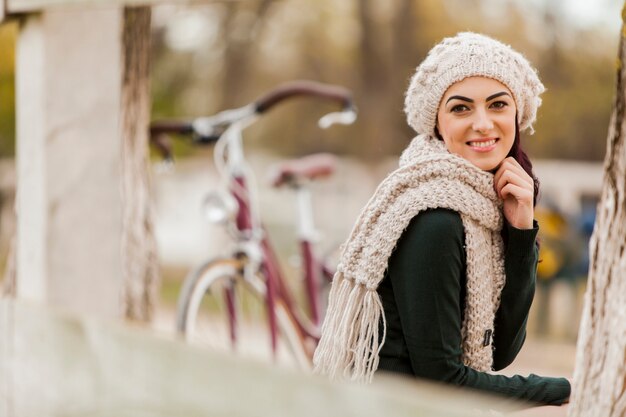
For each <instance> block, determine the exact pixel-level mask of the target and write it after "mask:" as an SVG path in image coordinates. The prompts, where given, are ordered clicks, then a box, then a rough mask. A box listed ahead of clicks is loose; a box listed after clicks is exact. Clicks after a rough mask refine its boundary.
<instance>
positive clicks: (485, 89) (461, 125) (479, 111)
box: [437, 77, 517, 171]
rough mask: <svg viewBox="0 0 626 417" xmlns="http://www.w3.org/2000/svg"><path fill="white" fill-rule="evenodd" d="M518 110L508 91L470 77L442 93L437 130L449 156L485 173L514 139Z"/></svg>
mask: <svg viewBox="0 0 626 417" xmlns="http://www.w3.org/2000/svg"><path fill="white" fill-rule="evenodd" d="M516 111H517V108H516V106H515V100H513V97H512V95H511V92H510V91H509V89H508V88H507V87H506V86H505V85H504V84H502V83H501V82H499V81H497V80H494V79H492V78H486V77H469V78H466V79H464V80H462V81H459V82H458V83H456V84H453V85H452V86H451V87H450V88H449V89H448V91H447V92H446V93H445V95H444V97H443V100H442V104H441V106H440V107H439V112H438V114H437V131H438V133H439V135H440V137H441V138H442V140H443V141H444V142H445V143H446V147H447V148H448V150H449V151H450V152H451V153H454V154H457V155H459V156H460V157H462V158H465V159H467V160H468V161H470V162H471V163H473V164H474V165H476V166H477V167H478V168H480V169H482V170H484V171H491V170H492V169H495V168H496V167H497V166H498V165H500V163H501V162H502V161H503V160H504V158H506V156H507V155H508V153H509V152H510V150H511V147H512V146H513V141H514V140H515V114H516Z"/></svg>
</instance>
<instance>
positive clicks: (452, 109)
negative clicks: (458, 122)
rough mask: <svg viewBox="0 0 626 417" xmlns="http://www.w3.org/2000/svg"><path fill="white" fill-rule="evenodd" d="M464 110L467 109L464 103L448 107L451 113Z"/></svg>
mask: <svg viewBox="0 0 626 417" xmlns="http://www.w3.org/2000/svg"><path fill="white" fill-rule="evenodd" d="M466 110H469V108H468V107H467V106H466V105H465V104H457V105H456V106H454V107H452V108H451V109H450V111H451V112H452V113H461V112H464V111H466Z"/></svg>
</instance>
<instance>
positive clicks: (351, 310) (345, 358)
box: [313, 272, 387, 383]
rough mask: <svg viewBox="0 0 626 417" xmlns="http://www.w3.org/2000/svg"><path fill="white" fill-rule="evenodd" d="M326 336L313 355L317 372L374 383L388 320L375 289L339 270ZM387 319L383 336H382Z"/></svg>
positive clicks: (336, 377)
mask: <svg viewBox="0 0 626 417" xmlns="http://www.w3.org/2000/svg"><path fill="white" fill-rule="evenodd" d="M328 305H329V309H328V311H327V312H326V317H325V319H324V324H323V325H322V337H321V339H320V342H319V344H318V346H317V349H316V350H315V355H314V357H313V364H314V372H315V373H318V374H325V375H328V377H329V378H330V379H333V380H334V379H338V377H341V378H346V379H349V380H352V381H356V382H361V383H368V382H372V379H373V377H374V372H375V371H376V369H377V368H378V362H379V353H380V349H381V348H382V343H381V341H384V340H385V336H386V332H387V323H386V321H385V315H384V314H383V305H382V302H381V301H380V296H379V295H378V293H377V292H376V289H375V288H367V287H366V286H365V285H364V284H362V283H358V282H355V280H353V279H349V278H346V277H345V276H344V274H343V273H342V272H337V273H336V274H335V277H334V282H333V285H332V288H331V291H330V295H329V302H328ZM381 318H382V321H383V337H382V339H381V338H379V337H378V334H379V323H380V320H381Z"/></svg>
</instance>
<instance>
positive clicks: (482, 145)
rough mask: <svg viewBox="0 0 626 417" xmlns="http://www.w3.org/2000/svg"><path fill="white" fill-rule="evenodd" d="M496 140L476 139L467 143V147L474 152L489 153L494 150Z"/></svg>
mask: <svg viewBox="0 0 626 417" xmlns="http://www.w3.org/2000/svg"><path fill="white" fill-rule="evenodd" d="M497 142H498V138H485V139H476V140H471V141H469V142H467V145H468V146H469V147H470V148H472V150H474V151H476V152H490V151H492V150H494V149H495V148H496V143H497Z"/></svg>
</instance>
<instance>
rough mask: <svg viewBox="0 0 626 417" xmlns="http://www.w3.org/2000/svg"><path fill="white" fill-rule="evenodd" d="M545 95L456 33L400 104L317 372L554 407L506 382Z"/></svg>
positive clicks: (349, 252)
mask: <svg viewBox="0 0 626 417" xmlns="http://www.w3.org/2000/svg"><path fill="white" fill-rule="evenodd" d="M543 91H544V87H543V85H542V84H541V82H540V81H539V79H538V77H537V74H536V72H535V70H534V69H533V68H532V67H531V66H530V64H529V63H528V61H527V60H526V59H525V58H524V57H523V56H522V55H520V54H519V53H517V52H515V51H514V50H512V49H511V48H510V47H509V46H506V45H504V44H502V43H500V42H498V41H496V40H494V39H491V38H489V37H487V36H484V35H479V34H474V33H460V34H458V35H457V36H455V37H453V38H446V39H444V40H443V41H442V42H441V43H440V44H438V45H436V46H435V47H434V48H433V49H432V50H431V51H430V52H429V54H428V56H427V57H426V59H425V60H424V62H423V63H422V64H421V65H420V66H419V67H418V68H417V71H416V73H415V75H414V76H413V78H412V80H411V84H410V86H409V89H408V91H407V93H406V100H405V111H406V114H407V118H408V122H409V124H410V125H411V127H413V129H415V131H416V132H417V133H418V136H417V137H416V138H415V139H413V141H412V142H411V144H410V145H409V146H408V148H407V149H406V150H405V151H404V152H403V154H402V156H401V158H400V168H398V169H397V170H396V171H394V172H393V173H391V174H390V175H389V176H388V177H387V178H386V179H385V180H384V181H383V182H382V183H381V184H380V186H379V187H378V189H377V190H376V192H375V193H374V196H373V197H372V198H371V199H370V201H369V202H368V203H367V205H366V207H365V208H364V209H363V211H362V212H361V214H360V216H359V218H358V220H357V222H356V225H355V226H354V229H353V231H352V233H351V235H350V238H349V239H348V241H347V242H346V244H345V246H344V250H343V253H342V256H341V260H340V264H339V266H338V272H337V274H336V275H335V279H334V280H333V286H332V289H331V294H330V297H329V307H328V311H327V314H326V318H325V320H324V324H323V326H322V338H321V340H320V343H319V345H318V348H317V350H316V352H315V357H314V363H315V367H316V370H317V371H318V372H321V373H326V374H328V375H329V376H331V377H332V378H335V377H348V378H351V379H353V380H359V381H371V379H372V377H373V374H374V372H375V371H376V370H377V369H379V370H385V371H390V372H397V373H402V374H408V375H413V376H415V377H421V378H428V379H433V380H437V381H443V382H447V383H451V384H455V385H462V386H466V387H471V388H476V389H480V390H486V391H490V392H493V393H496V394H502V395H506V396H509V397H514V398H519V399H525V400H528V401H532V402H536V403H542V404H554V405H556V404H562V403H564V402H566V401H567V400H568V398H569V395H570V389H571V388H570V384H569V382H568V381H567V380H566V379H564V378H543V377H539V376H536V375H530V376H529V377H521V376H514V377H505V376H502V375H493V374H490V373H489V371H492V370H499V369H502V368H504V367H506V366H507V365H509V364H510V363H511V362H512V361H513V359H514V358H515V356H516V355H517V353H518V352H519V350H520V349H521V347H522V344H523V342H524V339H525V336H526V321H527V317H528V310H529V308H530V305H531V303H532V299H533V294H534V283H535V274H536V265H537V245H536V243H535V238H536V235H537V231H538V227H537V224H536V223H535V222H534V221H533V207H534V204H535V202H536V198H537V193H538V188H539V187H538V181H537V180H536V179H535V177H534V175H533V173H532V166H531V164H530V161H529V160H528V158H527V156H526V154H525V153H524V152H523V151H522V149H521V147H520V137H519V131H520V130H525V129H528V128H532V123H533V122H534V121H535V118H536V112H537V108H538V107H539V105H540V104H541V99H540V98H539V95H540V94H541V93H542V92H543Z"/></svg>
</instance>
